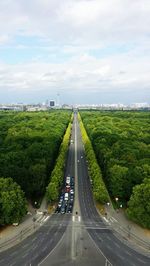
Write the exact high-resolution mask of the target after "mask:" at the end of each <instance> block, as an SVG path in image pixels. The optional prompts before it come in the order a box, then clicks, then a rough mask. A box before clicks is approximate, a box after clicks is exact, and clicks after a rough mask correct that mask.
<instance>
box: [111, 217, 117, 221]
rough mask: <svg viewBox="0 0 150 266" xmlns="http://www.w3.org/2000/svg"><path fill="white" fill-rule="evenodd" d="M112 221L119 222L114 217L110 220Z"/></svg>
mask: <svg viewBox="0 0 150 266" xmlns="http://www.w3.org/2000/svg"><path fill="white" fill-rule="evenodd" d="M111 219H112V220H113V221H115V222H118V221H117V220H116V219H115V218H114V217H111V218H110V220H111Z"/></svg>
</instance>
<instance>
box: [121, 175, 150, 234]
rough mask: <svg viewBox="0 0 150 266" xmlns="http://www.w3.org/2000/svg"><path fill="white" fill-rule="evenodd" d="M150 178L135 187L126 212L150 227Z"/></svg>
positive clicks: (132, 218)
mask: <svg viewBox="0 0 150 266" xmlns="http://www.w3.org/2000/svg"><path fill="white" fill-rule="evenodd" d="M149 199H150V179H148V178H146V179H144V182H143V183H142V184H140V185H136V186H135V187H134V188H133V194H132V196H131V198H130V200H129V202H128V208H127V210H126V213H127V215H128V217H129V218H130V219H131V220H133V221H135V222H137V223H139V224H140V225H142V226H143V227H146V228H149V229H150V200H149Z"/></svg>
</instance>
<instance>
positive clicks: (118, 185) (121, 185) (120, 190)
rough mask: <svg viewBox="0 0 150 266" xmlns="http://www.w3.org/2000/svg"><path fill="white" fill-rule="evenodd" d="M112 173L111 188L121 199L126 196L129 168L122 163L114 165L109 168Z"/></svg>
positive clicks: (115, 195) (113, 193)
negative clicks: (121, 164)
mask: <svg viewBox="0 0 150 266" xmlns="http://www.w3.org/2000/svg"><path fill="white" fill-rule="evenodd" d="M109 173H110V190H111V193H112V195H113V196H114V197H119V198H120V199H125V198H126V185H127V173H128V168H127V167H123V166H120V165H116V164H115V165H114V166H113V167H111V168H110V170H109Z"/></svg>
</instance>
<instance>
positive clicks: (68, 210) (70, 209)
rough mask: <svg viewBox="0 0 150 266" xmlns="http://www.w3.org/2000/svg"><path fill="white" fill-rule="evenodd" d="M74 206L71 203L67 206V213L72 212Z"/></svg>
mask: <svg viewBox="0 0 150 266" xmlns="http://www.w3.org/2000/svg"><path fill="white" fill-rule="evenodd" d="M72 209H73V206H72V205H69V206H68V208H67V213H72Z"/></svg>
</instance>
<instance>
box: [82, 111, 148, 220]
mask: <svg viewBox="0 0 150 266" xmlns="http://www.w3.org/2000/svg"><path fill="white" fill-rule="evenodd" d="M80 114H81V118H82V121H83V124H84V126H85V129H86V131H87V134H88V136H89V138H90V140H91V143H92V146H93V148H94V151H95V154H96V158H97V161H98V163H99V166H100V168H101V171H102V176H103V180H104V181H105V184H106V186H107V188H108V190H109V194H110V196H111V198H112V199H114V200H115V198H118V202H120V203H121V204H123V206H124V207H126V206H127V202H128V201H129V200H130V197H131V198H132V195H133V194H132V193H133V191H134V187H136V185H142V184H143V185H142V188H143V187H144V186H146V183H145V182H144V183H143V180H145V179H150V123H149V121H150V112H149V111H136V112H135V111H81V112H80ZM134 199H135V196H134ZM129 202H130V201H129ZM131 202H133V200H132V201H131ZM130 206H131V203H130ZM130 206H129V210H131V207H130ZM136 210H137V211H138V208H137V209H136ZM128 214H129V216H130V217H131V218H133V219H134V220H135V218H134V217H135V215H131V213H130V211H128ZM137 220H138V219H136V221H137ZM146 220H147V221H148V222H149V219H148V216H147V218H146ZM138 221H139V222H140V219H139V220H138ZM141 224H145V225H147V223H146V222H144V223H141Z"/></svg>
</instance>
